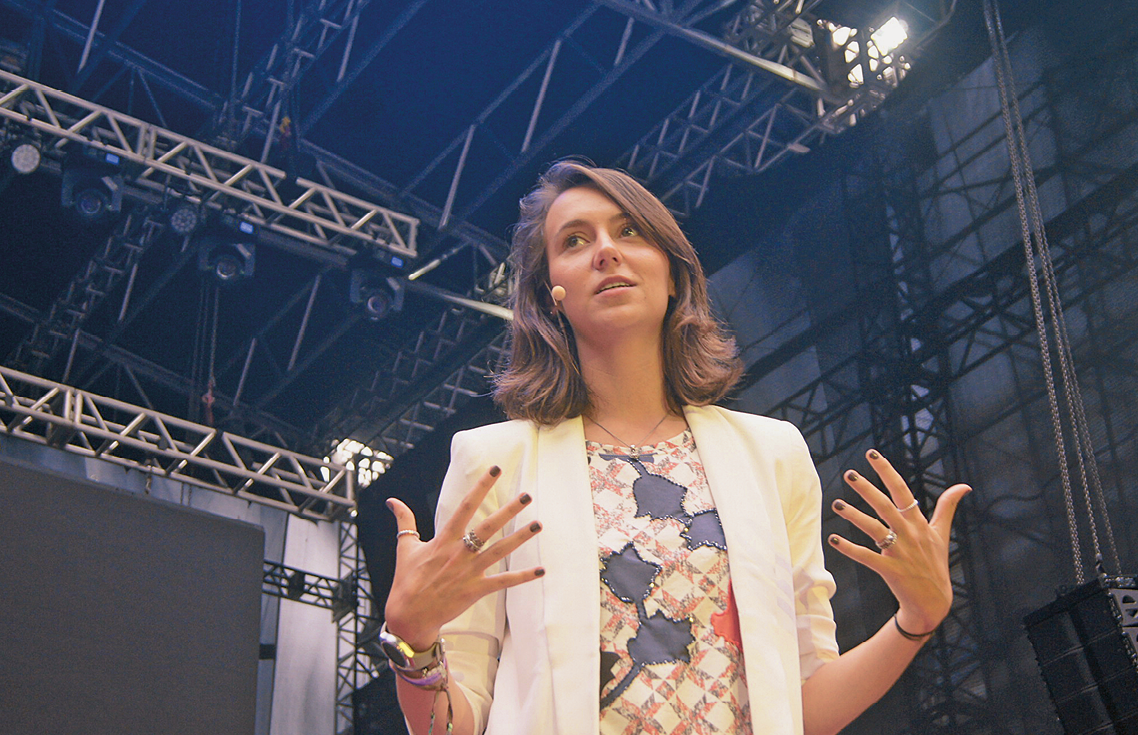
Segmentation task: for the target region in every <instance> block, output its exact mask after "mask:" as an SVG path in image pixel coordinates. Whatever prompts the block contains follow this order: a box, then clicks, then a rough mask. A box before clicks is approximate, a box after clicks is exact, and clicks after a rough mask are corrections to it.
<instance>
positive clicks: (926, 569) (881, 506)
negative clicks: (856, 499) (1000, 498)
mask: <svg viewBox="0 0 1138 735" xmlns="http://www.w3.org/2000/svg"><path fill="white" fill-rule="evenodd" d="M866 457H867V458H868V459H869V464H870V466H871V467H873V470H874V471H875V472H876V473H877V476H878V477H879V478H880V479H881V482H882V483H883V484H884V485H885V488H886V490H888V491H889V494H888V495H886V494H885V493H883V492H881V491H880V490H878V489H877V487H876V486H874V484H873V483H872V482H870V481H869V480H867V479H866V478H864V477H862V476H861V475H859V474H858V473H856V472H854V471H853V470H849V471H847V472H846V474H845V480H846V482H847V483H848V484H849V485H850V487H852V488H853V489H854V490H856V491H857V494H858V495H860V496H861V497H862V498H864V499H865V501H866V502H867V503H869V505H870V507H871V508H873V510H874V512H875V513H876V514H877V518H874V517H873V516H870V515H867V514H865V513H863V512H861V511H860V510H858V509H857V508H854V507H853V506H851V505H849V504H848V503H845V502H843V501H841V500H835V501H834V503H833V508H834V512H835V513H837V514H838V515H839V516H841V517H842V518H845V519H846V520H848V521H850V522H851V523H853V524H854V525H855V526H857V527H858V528H859V529H860V530H861V531H862V532H864V533H865V534H866V535H867V536H869V537H870V538H871V539H873V541H874V542H876V544H877V547H878V548H879V549H880V552H878V551H875V550H873V549H869V548H867V547H865V546H860V545H858V544H855V543H852V542H850V541H848V540H847V539H845V538H842V537H840V536H838V535H837V534H833V535H831V536H830V544H831V545H833V547H834V548H835V549H837V550H838V551H840V552H842V553H843V554H845V555H846V556H848V557H849V558H851V559H853V560H854V561H856V562H858V563H860V564H863V565H865V566H867V567H869V568H870V569H872V570H873V571H875V572H877V573H878V574H879V575H881V578H882V579H883V580H885V583H886V584H887V585H889V589H890V590H892V592H893V595H894V596H895V597H896V598H897V602H898V605H899V608H898V611H897V622H898V624H899V625H900V626H901V627H902V628H904V629H905V630H906V631H909V632H912V633H918V634H919V633H926V632H929V631H932V630H934V629H935V628H936V627H937V626H938V625H940V623H941V621H942V620H944V618H945V617H946V616H947V615H948V611H949V609H950V608H951V607H952V579H951V578H950V576H949V570H948V539H949V534H950V533H951V532H952V518H953V516H954V515H955V514H956V506H957V505H959V503H960V500H961V498H963V497H964V496H965V495H966V494H967V493H968V492H969V491H970V490H971V489H972V488H970V487H969V486H967V485H953V486H952V487H950V488H948V489H947V490H945V491H944V492H943V493H941V496H940V497H939V498H938V499H937V502H936V509H935V510H934V511H933V516H932V518H931V519H929V520H926V519H925V516H924V513H923V512H922V510H921V509H920V508H919V507H918V506H917V504H916V502H915V498H914V497H913V493H912V491H910V490H909V486H908V485H907V484H906V483H905V481H904V480H903V479H902V478H901V475H900V474H898V473H897V470H895V469H893V465H891V464H890V463H889V461H888V460H886V459H885V458H884V457H882V456H881V455H880V454H879V453H878V452H876V451H874V450H872V449H871V450H869V451H868V452H867V453H866ZM894 534H895V535H894Z"/></svg>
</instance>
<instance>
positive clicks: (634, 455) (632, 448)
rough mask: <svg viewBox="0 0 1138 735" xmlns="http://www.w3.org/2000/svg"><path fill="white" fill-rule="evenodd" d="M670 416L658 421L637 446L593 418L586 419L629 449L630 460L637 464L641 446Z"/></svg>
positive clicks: (666, 414) (669, 414)
mask: <svg viewBox="0 0 1138 735" xmlns="http://www.w3.org/2000/svg"><path fill="white" fill-rule="evenodd" d="M669 416H671V413H670V412H669V413H665V414H664V417H663V418H661V419H660V420H659V421H657V422H656V425H655V426H653V427H652V428H651V429H649V430H648V433H647V434H645V435H644V438H643V439H641V440H640V441H639V442H637V443H636V444H629V443H628V442H626V441H625V440H624V439H621V438H620V437H619V436H617V435H616V434H614V433H612V432H611V431H609V430H608V429H606V428H605V427H604V426H602V425H601V422H600V421H597V420H596V419H595V418H593V417H592V416H586V417H585V418H587V419H589V421H592V422H593V423H594V424H596V425H597V428H599V429H600V430H601V431H603V432H605V433H606V434H608V435H609V436H611V437H612V438H613V439H616V441H617V443H618V445H619V446H622V447H628V458H629V459H631V460H632V461H633V462H635V461H636V460H638V459H640V450H641V449H642V448H643V447H642V446H641V445H642V444H644V440H645V439H647V438H648V437H650V436H652V432H653V431H655V430H656V429H658V428H660V424H662V423H664V419H666V418H668V417H669Z"/></svg>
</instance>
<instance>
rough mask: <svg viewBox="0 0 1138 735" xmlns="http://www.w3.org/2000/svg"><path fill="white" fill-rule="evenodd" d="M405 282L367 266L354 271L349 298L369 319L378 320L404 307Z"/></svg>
mask: <svg viewBox="0 0 1138 735" xmlns="http://www.w3.org/2000/svg"><path fill="white" fill-rule="evenodd" d="M403 292H404V289H403V282H402V281H400V280H399V279H397V278H392V277H390V276H384V275H383V274H381V273H379V272H377V271H375V270H370V269H367V268H356V269H354V270H353V271H352V277H351V284H350V286H349V289H348V300H349V301H350V302H351V303H352V304H354V305H356V306H358V307H359V308H360V309H361V310H362V311H363V313H364V316H366V317H367V318H368V319H370V320H371V321H373V322H377V321H379V320H380V319H383V318H384V317H385V316H387V315H388V314H390V313H391V312H393V311H402V309H403Z"/></svg>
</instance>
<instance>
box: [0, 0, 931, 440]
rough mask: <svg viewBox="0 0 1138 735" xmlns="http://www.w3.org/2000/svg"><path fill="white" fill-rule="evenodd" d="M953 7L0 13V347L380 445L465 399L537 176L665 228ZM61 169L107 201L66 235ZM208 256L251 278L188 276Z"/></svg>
mask: <svg viewBox="0 0 1138 735" xmlns="http://www.w3.org/2000/svg"><path fill="white" fill-rule="evenodd" d="M952 10H953V8H952V7H951V6H947V5H945V4H944V3H939V2H925V3H919V2H909V3H901V4H899V5H898V4H897V3H892V4H889V5H888V6H883V5H881V4H875V3H858V2H845V3H843V2H836V1H834V0H831V1H829V2H826V1H824V0H801V1H798V2H785V1H784V2H774V1H773V0H752V1H751V2H744V1H743V0H715V1H709V0H687V1H686V2H678V3H673V2H663V3H653V2H649V1H648V0H642V1H641V2H639V3H637V2H632V1H631V0H603V2H574V3H553V2H544V3H537V4H535V3H520V2H494V3H490V2H471V3H450V2H442V1H441V0H433V1H428V0H417V1H415V2H409V3H403V4H380V3H371V2H368V0H339V1H330V0H317V1H312V2H299V1H298V2H287V3H260V2H253V1H252V0H225V1H224V2H222V1H219V2H215V3H204V4H202V3H194V4H192V5H177V6H169V5H168V4H165V3H148V2H145V1H144V0H133V1H131V2H126V1H125V0H124V1H123V2H111V3H104V2H99V3H92V2H80V1H78V0H75V1H72V2H66V1H63V2H32V1H31V0H4V2H3V3H2V4H0V27H2V28H3V29H4V30H3V32H2V33H0V37H2V38H0V40H2V41H3V44H4V46H3V48H4V51H5V65H4V67H3V68H4V69H5V70H6V71H5V73H4V76H3V77H2V78H0V85H2V89H0V99H3V100H4V103H3V104H2V105H0V108H2V109H3V110H4V111H5V113H6V114H7V117H6V118H5V120H4V131H5V132H4V136H5V141H6V143H8V144H12V143H14V142H15V141H17V140H19V139H21V138H23V137H28V136H33V137H34V138H35V139H36V140H37V141H38V143H39V144H40V145H41V146H42V147H43V148H44V161H43V164H42V165H41V167H40V169H39V170H38V171H36V172H35V173H33V174H31V175H29V176H13V175H12V174H11V173H9V174H8V175H7V177H6V179H5V189H4V191H3V192H0V197H2V201H0V210H2V211H3V216H4V217H5V218H6V219H5V222H4V226H5V231H6V232H8V233H10V234H9V236H8V238H7V246H6V249H7V251H8V252H7V253H6V254H5V259H6V260H7V261H8V263H7V267H5V268H4V269H3V273H4V274H5V275H3V276H0V325H2V327H3V328H2V329H0V335H2V338H0V339H2V341H0V354H2V355H3V361H4V364H5V365H6V366H8V367H12V368H15V369H18V370H22V371H26V372H29V373H32V374H34V375H37V376H40V377H45V378H49V379H54V380H59V381H61V382H64V383H67V384H69V385H75V386H77V387H79V388H83V389H88V390H91V391H93V392H96V393H99V394H103V395H108V396H113V397H116V398H120V399H122V400H125V401H128V402H130V403H133V404H136V405H140V406H146V407H147V408H151V409H156V410H160V411H163V412H166V413H168V414H171V415H174V416H178V417H182V418H186V419H189V420H193V421H199V422H203V423H206V424H209V425H216V426H218V427H219V428H225V429H227V430H229V431H233V432H235V433H239V434H244V435H247V436H250V437H251V438H254V439H258V440H261V441H266V442H269V443H275V444H279V445H282V446H284V447H287V448H289V449H294V450H299V451H306V452H309V453H314V454H317V455H319V454H320V453H324V452H326V451H327V450H328V449H329V447H331V446H332V445H333V444H334V443H335V442H337V441H338V440H340V439H343V438H346V437H352V438H355V439H358V440H360V441H362V442H364V443H365V444H369V445H372V446H374V447H375V448H376V449H377V450H378V451H383V452H386V453H387V454H389V455H390V456H397V455H398V454H400V453H402V452H403V451H405V450H406V449H408V448H410V447H411V446H414V444H415V443H416V442H418V441H419V440H421V438H422V437H423V436H425V435H426V434H427V433H429V432H430V431H431V429H432V428H433V427H434V426H435V425H436V424H437V423H438V422H439V421H440V420H442V419H445V418H446V417H447V416H448V415H450V413H452V412H453V411H454V410H455V409H456V407H457V406H458V405H461V402H462V401H463V400H464V399H465V398H466V397H468V396H470V395H474V394H478V393H482V392H484V391H485V390H486V381H485V376H486V374H487V373H488V372H489V371H490V370H491V369H492V368H493V367H494V365H496V364H497V361H498V359H499V354H500V349H501V346H502V335H503V325H504V321H503V319H504V318H506V317H508V313H507V312H506V311H505V310H504V309H502V308H501V306H500V304H501V303H503V301H504V298H505V287H506V284H505V283H504V271H503V268H502V263H503V261H504V259H505V255H506V247H507V245H506V240H507V237H508V227H509V224H510V223H511V222H512V220H513V218H514V216H515V214H516V201H517V199H518V198H519V196H520V195H521V194H523V193H524V192H525V191H526V190H527V189H528V187H529V186H530V185H531V184H532V182H533V181H534V180H535V178H536V175H537V174H538V173H539V172H540V171H541V170H542V169H543V168H544V167H545V166H546V165H548V163H549V162H550V161H552V160H556V159H557V158H560V157H563V156H566V155H585V156H587V157H589V158H590V159H592V160H595V161H597V162H598V163H602V164H608V165H619V166H621V167H624V168H626V169H627V170H629V171H630V172H632V173H633V174H634V175H636V176H637V177H639V178H640V179H641V180H643V181H645V182H646V183H648V184H649V185H650V186H652V188H653V189H654V190H656V191H658V192H659V193H660V194H661V195H662V196H663V198H664V199H665V201H666V202H667V203H668V204H669V206H670V207H672V208H673V209H674V210H675V211H677V213H679V214H681V215H687V214H690V213H691V212H692V211H694V210H695V209H696V207H698V206H699V204H701V203H702V200H703V198H704V196H705V194H706V192H707V190H708V187H709V185H711V183H712V182H713V181H714V180H716V179H717V178H718V177H721V176H723V175H731V174H742V173H755V172H760V171H763V170H766V169H767V168H769V167H771V166H775V165H778V164H780V163H781V162H783V161H785V160H788V159H793V158H795V157H800V156H802V155H804V154H806V153H808V152H809V151H810V150H811V148H812V147H816V146H817V145H819V144H822V143H824V141H825V140H826V139H827V138H828V137H831V136H833V135H836V134H838V133H840V132H842V131H843V130H845V129H847V128H848V127H849V126H850V125H852V124H854V123H856V122H857V121H858V120H859V119H861V118H862V117H864V115H866V114H868V113H870V112H872V111H873V110H874V109H875V108H876V107H878V106H879V105H880V104H881V103H882V101H883V100H884V99H885V97H886V96H887V95H888V94H889V93H890V92H891V91H892V89H893V88H894V87H895V86H896V84H897V82H898V81H899V80H900V78H901V77H903V76H904V75H905V73H906V72H907V71H908V69H909V68H910V64H911V61H910V60H911V59H912V58H914V56H915V55H917V52H918V50H919V48H918V47H919V46H920V44H921V43H923V42H925V41H927V40H928V39H930V38H932V37H933V36H935V35H936V33H937V32H938V31H939V30H940V28H941V26H942V25H943V23H944V22H945V21H947V20H948V19H949V18H950V17H951V11H952ZM893 13H897V14H907V16H908V17H909V18H910V24H911V28H910V36H911V38H910V39H909V41H908V45H907V46H905V47H903V48H902V52H899V53H895V54H893V55H892V56H888V55H884V56H883V55H881V54H877V53H876V51H875V50H874V46H873V44H872V43H869V42H867V41H865V40H864V39H866V36H868V34H869V30H871V29H870V28H869V26H871V25H880V24H881V23H882V22H883V21H884V20H885V19H886V18H887V17H889V16H890V15H891V14H893ZM834 19H836V20H834ZM842 23H850V24H853V23H857V24H858V26H859V27H860V28H861V29H862V30H861V31H859V33H860V34H861V35H860V36H859V35H857V34H854V35H852V36H851V35H850V34H849V32H848V31H843V30H841V29H840V28H838V26H840V25H841V24H842ZM835 30H836V33H835ZM859 42H860V43H859ZM841 44H844V45H841ZM855 51H856V53H854V52H855ZM855 72H856V74H860V75H861V76H860V77H859V79H860V81H859V82H856V83H851V82H850V81H849V80H850V79H851V78H852V77H853V76H854V75H855ZM57 90H58V91H57ZM84 150H85V151H87V152H92V151H93V152H95V153H97V155H99V156H102V157H104V158H103V159H101V160H102V161H103V162H104V163H105V157H106V156H107V155H108V154H110V155H113V156H115V159H116V163H117V165H116V166H115V167H114V168H115V170H114V171H113V172H112V173H113V175H114V176H116V177H118V178H117V179H115V181H116V182H118V183H116V184H115V186H116V188H121V190H122V195H123V196H124V197H125V199H124V201H123V203H122V205H121V211H120V212H117V213H115V214H114V216H109V217H104V218H103V219H101V220H99V221H96V222H94V223H89V222H82V221H81V220H80V218H79V217H77V216H74V213H73V212H72V211H71V210H65V209H63V208H61V206H60V203H59V202H60V198H59V197H60V195H59V193H58V192H59V187H60V186H61V183H60V175H63V176H64V182H63V185H64V187H63V188H64V189H67V188H68V186H67V178H66V171H65V169H69V168H70V169H74V168H78V167H79V166H80V165H81V164H80V163H76V159H77V158H79V157H80V151H84ZM87 163H90V162H89V161H88V162H87ZM179 208H182V209H187V210H189V211H190V212H191V213H192V215H193V217H196V219H197V220H198V221H200V222H201V224H200V225H199V227H198V229H196V230H194V231H193V232H192V233H190V234H182V235H179V234H178V233H177V232H175V230H174V227H173V226H172V224H171V215H172V214H173V212H174V211H175V210H178V209H179ZM191 221H192V220H191ZM242 223H244V224H245V227H246V228H247V229H249V230H250V232H248V233H240V232H239V231H237V230H236V229H235V228H237V227H238V226H240V225H241V224H242ZM33 242H34V243H36V246H35V247H34V248H25V247H22V246H20V245H19V244H20V243H33ZM242 243H244V245H242ZM250 245H251V246H252V247H250ZM218 246H220V247H221V250H223V251H225V250H228V251H233V249H234V248H235V247H236V248H237V250H236V252H237V258H238V260H241V259H242V258H243V257H244V258H246V259H248V255H250V254H251V255H252V263H251V266H252V277H251V278H248V279H241V278H237V279H235V282H233V283H230V284H227V285H225V286H221V285H219V284H218V282H217V279H215V278H212V277H210V271H209V270H208V268H210V267H213V268H216V267H217V264H216V263H215V262H207V261H208V260H209V258H210V257H211V256H210V255H209V254H208V253H207V254H206V255H203V254H202V253H203V250H206V251H208V250H209V249H210V248H214V247H218ZM242 248H243V249H242ZM242 254H244V255H242ZM241 265H242V267H246V268H247V267H249V265H250V264H249V263H247V262H244V261H243V262H242V264H241ZM229 267H235V266H233V265H231V266H229ZM242 272H243V271H242ZM372 296H375V297H376V299H374V300H372V301H371V304H372V305H373V306H375V307H377V308H379V309H381V310H382V309H384V308H385V307H386V308H388V309H390V312H389V313H387V314H386V316H384V317H383V318H379V319H372V318H369V314H368V312H367V310H366V309H365V308H364V306H366V305H367V303H368V301H369V298H370V297H372ZM353 301H356V302H363V303H352V302H353ZM389 302H391V303H389ZM400 307H401V308H400ZM370 316H375V314H374V313H373V314H371V315H370Z"/></svg>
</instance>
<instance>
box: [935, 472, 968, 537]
mask: <svg viewBox="0 0 1138 735" xmlns="http://www.w3.org/2000/svg"><path fill="white" fill-rule="evenodd" d="M970 492H972V488H971V487H969V486H968V485H964V484H960V485H953V486H952V487H950V488H949V489H947V490H945V491H944V492H943V493H941V494H940V497H939V498H937V500H936V508H935V509H934V510H933V517H932V520H930V521H929V525H931V526H932V527H933V528H934V529H936V531H937V533H939V534H940V537H941V538H943V539H947V538H948V535H949V533H951V531H952V519H953V518H954V517H955V516H956V509H957V507H958V506H959V505H960V501H961V500H963V499H964V496H965V495H967V494H968V493H970Z"/></svg>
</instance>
